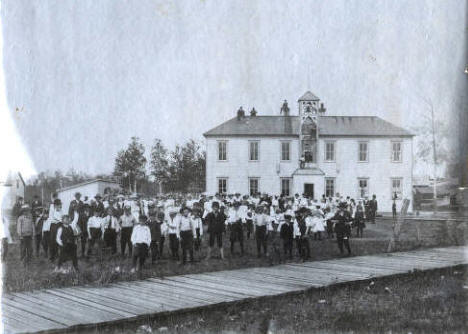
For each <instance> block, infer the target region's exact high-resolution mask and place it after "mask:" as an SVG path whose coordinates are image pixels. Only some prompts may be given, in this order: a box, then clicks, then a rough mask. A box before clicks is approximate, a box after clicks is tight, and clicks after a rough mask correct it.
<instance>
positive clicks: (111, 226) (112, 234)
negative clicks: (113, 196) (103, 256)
mask: <svg viewBox="0 0 468 334" xmlns="http://www.w3.org/2000/svg"><path fill="white" fill-rule="evenodd" d="M102 221H103V235H104V244H105V247H106V248H110V249H111V251H112V255H114V254H116V253H117V233H119V231H120V224H119V218H118V216H117V212H115V213H114V209H113V208H112V207H110V206H109V207H108V208H107V216H106V217H104V218H102Z"/></svg>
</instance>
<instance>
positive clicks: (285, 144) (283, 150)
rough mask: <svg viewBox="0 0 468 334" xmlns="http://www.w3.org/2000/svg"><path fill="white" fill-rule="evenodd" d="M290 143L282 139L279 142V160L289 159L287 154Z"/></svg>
mask: <svg viewBox="0 0 468 334" xmlns="http://www.w3.org/2000/svg"><path fill="white" fill-rule="evenodd" d="M290 144H291V143H290V142H289V141H282V142H281V160H282V161H289V160H291V157H290V155H289V148H290V146H291V145H290Z"/></svg>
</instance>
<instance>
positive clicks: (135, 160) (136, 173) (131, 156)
mask: <svg viewBox="0 0 468 334" xmlns="http://www.w3.org/2000/svg"><path fill="white" fill-rule="evenodd" d="M145 166H146V158H145V147H144V146H143V144H141V143H140V140H139V138H138V137H132V138H131V141H130V143H129V144H128V147H127V149H125V150H121V151H119V152H118V153H117V157H116V159H115V167H114V175H117V176H120V177H122V178H123V181H124V187H128V189H129V191H133V192H136V191H137V181H138V180H139V179H142V178H144V176H145Z"/></svg>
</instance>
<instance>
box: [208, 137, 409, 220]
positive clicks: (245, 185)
mask: <svg viewBox="0 0 468 334" xmlns="http://www.w3.org/2000/svg"><path fill="white" fill-rule="evenodd" d="M219 140H225V141H227V161H218V144H217V143H218V141H219ZM252 140H258V141H259V161H255V162H254V161H249V141H252ZM282 141H290V143H291V144H290V159H291V160H290V161H289V162H284V161H281V142H282ZM326 141H334V142H335V161H334V162H325V161H324V160H325V142H326ZM359 141H366V142H368V162H358V143H359ZM392 141H400V142H401V143H402V161H401V162H392V161H391V150H392V147H391V145H392ZM206 152H207V163H206V177H207V179H206V191H207V193H209V194H214V193H216V192H217V191H218V183H217V180H218V178H220V177H225V178H227V179H228V186H227V192H228V193H236V192H238V193H241V194H247V193H248V191H249V181H248V180H249V178H250V177H257V178H259V191H260V192H266V193H269V194H280V192H281V189H280V187H281V178H286V177H292V175H293V173H294V172H295V171H296V170H297V169H298V167H299V140H298V138H297V137H296V136H294V137H283V136H281V137H221V136H220V137H207V138H206ZM412 159H413V152H412V138H411V137H401V138H399V137H331V136H327V137H325V138H319V141H318V149H317V167H318V168H320V169H321V170H322V171H323V172H324V173H325V175H323V176H310V177H309V176H301V177H295V180H294V182H293V183H292V189H291V191H292V193H302V192H303V189H302V187H301V185H302V184H303V183H304V182H310V183H314V188H315V189H314V196H315V198H319V197H321V196H322V194H324V193H325V178H326V177H333V178H335V191H336V192H339V193H340V194H341V195H343V196H351V197H352V198H358V178H368V184H369V196H372V194H375V195H377V199H378V201H379V210H381V211H391V205H392V193H391V179H392V178H393V177H395V178H402V180H403V183H402V197H403V198H409V199H410V200H412V163H413V161H412ZM399 204H400V201H398V204H397V205H398V206H399Z"/></svg>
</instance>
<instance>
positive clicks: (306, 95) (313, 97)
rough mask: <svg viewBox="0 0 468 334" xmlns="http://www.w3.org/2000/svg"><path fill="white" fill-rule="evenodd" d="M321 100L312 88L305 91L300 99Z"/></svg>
mask: <svg viewBox="0 0 468 334" xmlns="http://www.w3.org/2000/svg"><path fill="white" fill-rule="evenodd" d="M318 100H320V99H319V98H318V97H317V96H316V95H315V94H314V93H312V92H311V91H310V90H308V91H307V92H305V93H304V95H302V96H301V97H300V98H299V100H298V101H318Z"/></svg>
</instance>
